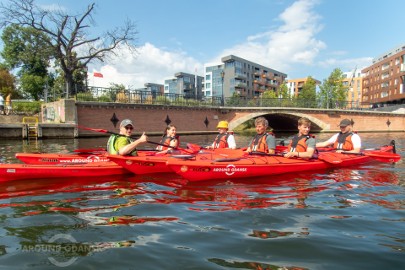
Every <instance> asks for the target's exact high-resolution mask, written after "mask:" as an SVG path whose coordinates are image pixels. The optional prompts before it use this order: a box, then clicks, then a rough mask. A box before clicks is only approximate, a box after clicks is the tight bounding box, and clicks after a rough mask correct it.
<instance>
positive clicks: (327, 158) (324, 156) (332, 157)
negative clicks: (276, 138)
mask: <svg viewBox="0 0 405 270" xmlns="http://www.w3.org/2000/svg"><path fill="white" fill-rule="evenodd" d="M248 155H257V156H270V157H284V155H283V154H267V153H263V152H250V153H249V154H248ZM245 158H246V155H245V156H242V157H239V158H220V159H215V160H213V161H214V162H233V161H238V160H241V159H245ZM317 159H319V160H322V161H324V162H327V163H330V164H339V163H342V160H341V159H340V158H339V157H337V156H335V155H333V154H332V155H330V154H329V153H328V154H322V155H319V156H318V158H317Z"/></svg>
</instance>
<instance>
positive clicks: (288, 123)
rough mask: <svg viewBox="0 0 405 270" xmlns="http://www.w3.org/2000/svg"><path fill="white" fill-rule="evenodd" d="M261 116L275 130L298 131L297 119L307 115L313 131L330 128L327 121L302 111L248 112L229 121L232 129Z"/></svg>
mask: <svg viewBox="0 0 405 270" xmlns="http://www.w3.org/2000/svg"><path fill="white" fill-rule="evenodd" d="M259 116H263V117H264V118H266V119H267V120H268V121H269V126H270V127H271V128H272V129H273V130H274V131H285V132H287V131H293V132H295V131H297V121H298V119H299V118H301V117H306V118H308V119H309V120H310V121H311V122H312V125H311V131H312V132H320V131H322V130H324V129H329V128H330V124H329V123H325V122H324V121H322V120H320V119H318V118H316V117H314V116H312V115H308V114H305V113H300V112H265V111H261V112H252V113H247V114H244V115H239V117H236V118H234V119H232V120H231V121H230V122H229V128H230V129H231V130H232V129H234V128H236V127H237V126H239V125H241V124H243V123H244V122H246V121H249V120H250V119H254V118H257V117H259Z"/></svg>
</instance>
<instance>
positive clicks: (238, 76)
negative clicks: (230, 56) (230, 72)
mask: <svg viewBox="0 0 405 270" xmlns="http://www.w3.org/2000/svg"><path fill="white" fill-rule="evenodd" d="M235 78H236V79H242V80H246V75H245V74H235Z"/></svg>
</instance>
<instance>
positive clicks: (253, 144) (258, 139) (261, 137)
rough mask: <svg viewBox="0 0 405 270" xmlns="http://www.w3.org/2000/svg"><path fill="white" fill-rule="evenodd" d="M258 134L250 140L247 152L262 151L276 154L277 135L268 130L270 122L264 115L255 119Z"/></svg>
mask: <svg viewBox="0 0 405 270" xmlns="http://www.w3.org/2000/svg"><path fill="white" fill-rule="evenodd" d="M255 127H256V132H257V134H256V135H255V136H254V137H253V139H252V140H251V141H250V143H249V146H248V148H247V149H246V152H247V153H252V152H262V153H266V154H274V153H275V149H276V137H275V136H274V134H273V133H271V132H270V133H269V132H267V131H266V130H267V128H268V127H269V122H268V121H267V119H266V118H264V117H258V118H256V120H255Z"/></svg>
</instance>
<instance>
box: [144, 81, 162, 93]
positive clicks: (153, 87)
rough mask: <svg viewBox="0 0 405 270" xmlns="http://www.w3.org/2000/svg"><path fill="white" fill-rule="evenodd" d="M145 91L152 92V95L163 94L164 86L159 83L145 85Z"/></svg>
mask: <svg viewBox="0 0 405 270" xmlns="http://www.w3.org/2000/svg"><path fill="white" fill-rule="evenodd" d="M145 90H146V91H149V92H151V93H152V94H163V92H164V85H163V84H157V83H145Z"/></svg>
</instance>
